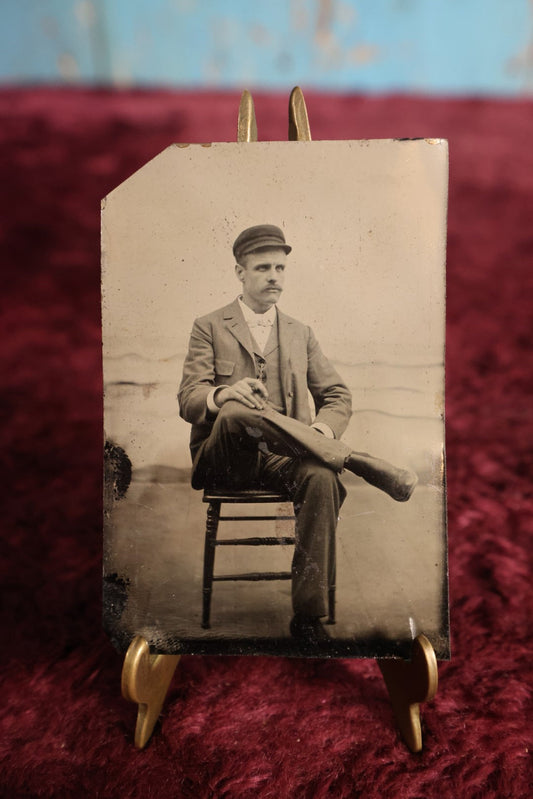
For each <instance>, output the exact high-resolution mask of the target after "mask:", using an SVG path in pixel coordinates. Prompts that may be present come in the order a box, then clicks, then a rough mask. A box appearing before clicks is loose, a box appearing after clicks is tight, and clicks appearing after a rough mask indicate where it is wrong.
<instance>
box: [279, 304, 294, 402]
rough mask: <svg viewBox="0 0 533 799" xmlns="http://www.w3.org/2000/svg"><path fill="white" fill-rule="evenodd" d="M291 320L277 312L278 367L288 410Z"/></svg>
mask: <svg viewBox="0 0 533 799" xmlns="http://www.w3.org/2000/svg"><path fill="white" fill-rule="evenodd" d="M291 326H292V319H290V318H289V317H288V316H285V314H284V313H282V312H281V311H279V310H278V338H279V365H280V372H281V385H282V387H283V392H284V395H285V396H284V400H285V406H286V407H287V408H288V405H287V402H288V395H289V392H290V390H291V370H290V350H291V336H292V332H293V330H292V327H291Z"/></svg>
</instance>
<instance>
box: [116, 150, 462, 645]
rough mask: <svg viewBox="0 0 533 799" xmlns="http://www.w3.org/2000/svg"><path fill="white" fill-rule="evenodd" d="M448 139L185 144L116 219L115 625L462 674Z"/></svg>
mask: <svg viewBox="0 0 533 799" xmlns="http://www.w3.org/2000/svg"><path fill="white" fill-rule="evenodd" d="M447 183H448V150H447V144H446V142H445V141H443V140H440V139H431V140H428V139H425V140H394V141H392V140H383V141H338V142H265V143H253V144H236V143H231V144H229V143H228V144H213V145H209V146H202V145H190V146H185V145H173V146H171V147H169V148H168V149H167V150H165V151H164V152H163V153H161V154H160V155H159V156H157V157H156V158H154V159H153V160H152V161H151V162H149V163H148V164H147V165H146V166H144V167H143V168H142V169H140V170H139V171H138V172H137V173H136V174H134V175H133V176H132V177H131V178H129V179H128V180H126V181H125V182H124V183H123V184H121V185H120V186H119V187H118V188H116V189H115V190H114V191H112V192H111V193H110V194H109V195H108V196H107V197H106V198H105V200H104V201H103V202H102V323H103V356H104V426H105V478H104V625H105V628H106V630H107V631H108V633H109V635H110V636H111V639H112V640H113V642H114V644H115V645H116V646H117V647H118V648H119V649H120V650H122V651H123V650H125V649H126V648H127V647H128V645H129V643H130V641H131V639H132V638H133V636H135V635H142V636H143V637H144V638H145V639H146V640H147V641H148V643H149V644H150V647H151V650H152V651H153V652H162V653H174V654H177V653H193V654H194V653H196V654H202V653H217V654H243V653H249V654H268V655H294V656H317V657H332V656H341V657H350V656H354V657H388V656H391V657H394V656H397V657H406V656H408V655H409V652H410V648H411V643H412V640H413V639H414V638H415V637H416V636H417V635H418V634H419V633H424V634H425V635H426V636H427V637H428V639H429V640H430V642H431V644H432V645H433V647H434V649H435V653H436V655H437V657H438V658H447V657H448V656H449V635H448V600H447V547H446V498H445V461H444V321H445V317H444V301H445V242H446V203H447Z"/></svg>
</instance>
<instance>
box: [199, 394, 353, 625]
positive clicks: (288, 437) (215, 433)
mask: <svg viewBox="0 0 533 799" xmlns="http://www.w3.org/2000/svg"><path fill="white" fill-rule="evenodd" d="M350 451H351V450H350V448H349V447H348V446H347V445H346V444H344V443H343V442H342V441H338V440H335V439H328V438H326V437H325V436H323V435H322V434H321V433H319V432H317V431H316V430H313V429H312V428H311V427H308V426H307V425H305V424H303V423H302V422H299V421H298V420H296V419H291V418H290V417H287V416H284V415H283V414H280V413H278V412H277V411H275V410H273V409H272V408H270V407H268V406H267V407H266V408H265V409H264V410H261V411H260V410H256V409H252V408H247V407H246V406H245V405H243V404H242V403H240V402H237V401H234V400H231V401H229V402H226V403H225V404H224V405H223V406H222V408H221V409H220V411H219V413H218V415H217V417H216V419H215V421H214V423H213V427H212V429H211V433H210V435H209V437H208V438H207V439H206V440H205V441H204V442H203V444H202V447H201V449H200V452H199V453H198V457H197V459H196V461H195V465H194V468H193V478H192V485H193V487H194V488H233V489H242V488H265V489H270V490H274V491H281V492H285V493H287V494H288V495H289V496H290V498H291V500H292V502H293V505H294V514H295V517H296V529H295V542H296V543H295V549H294V557H293V561H292V605H293V610H294V612H295V613H298V614H302V615H305V616H312V617H320V616H325V615H326V613H327V587H328V581H331V582H332V583H334V580H335V535H336V528H337V521H338V517H339V510H340V508H341V505H342V503H343V501H344V499H345V497H346V490H345V489H344V486H343V485H342V483H341V482H340V480H339V477H338V473H339V472H340V471H341V470H342V468H343V465H344V461H345V458H346V457H347V455H349V453H350Z"/></svg>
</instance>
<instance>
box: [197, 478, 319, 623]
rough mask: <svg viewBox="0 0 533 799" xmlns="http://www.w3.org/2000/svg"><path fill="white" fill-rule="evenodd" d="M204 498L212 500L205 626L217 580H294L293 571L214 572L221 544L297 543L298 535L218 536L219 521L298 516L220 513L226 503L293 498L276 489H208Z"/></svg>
mask: <svg viewBox="0 0 533 799" xmlns="http://www.w3.org/2000/svg"><path fill="white" fill-rule="evenodd" d="M203 501H204V502H206V503H208V508H207V520H206V527H205V548H204V580H203V607H202V627H203V628H204V629H209V628H210V627H211V623H210V616H211V596H212V593H213V583H214V582H228V581H236V580H248V581H250V582H257V581H259V580H290V579H291V577H292V575H291V572H249V573H242V574H220V575H216V574H214V568H215V552H216V548H217V547H220V546H226V547H227V546H283V545H287V544H288V545H293V546H294V543H295V538H294V535H290V536H257V535H256V536H252V537H249V538H221V539H219V538H217V535H218V526H219V522H250V521H254V522H257V521H272V520H274V519H279V520H281V521H289V520H294V519H295V516H294V513H292V514H291V515H290V516H286V515H284V514H280V513H279V512H277V511H276V512H270V513H266V514H265V515H262V516H226V515H224V516H222V515H221V513H220V510H221V506H222V505H223V504H226V503H227V504H233V505H234V504H245V503H246V504H251V503H253V504H256V503H261V504H263V503H264V504H270V505H272V504H275V505H280V504H282V503H288V502H291V499H290V497H289V496H287V495H286V494H280V493H277V492H275V491H263V490H260V489H244V490H240V491H223V490H213V489H206V490H205V491H204V496H203ZM328 613H329V615H328V624H334V623H335V581H334V580H333V582H332V583H331V584H330V585H329V586H328Z"/></svg>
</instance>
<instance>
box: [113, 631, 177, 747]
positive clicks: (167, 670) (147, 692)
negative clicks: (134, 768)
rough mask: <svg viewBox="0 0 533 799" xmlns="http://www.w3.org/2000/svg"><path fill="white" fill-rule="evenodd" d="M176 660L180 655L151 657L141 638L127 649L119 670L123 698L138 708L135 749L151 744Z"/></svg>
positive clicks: (135, 640)
mask: <svg viewBox="0 0 533 799" xmlns="http://www.w3.org/2000/svg"><path fill="white" fill-rule="evenodd" d="M179 659H180V656H179V655H151V654H150V647H149V646H148V642H147V641H146V639H145V638H143V637H142V636H141V635H137V636H135V638H134V639H133V641H132V642H131V644H130V645H129V648H128V651H127V652H126V656H125V658H124V665H123V667H122V696H123V697H124V699H127V700H128V701H130V702H136V703H137V704H138V705H139V708H138V711H137V724H136V726H135V746H136V747H137V748H138V749H143V747H144V746H146V744H147V743H148V741H149V740H150V736H151V735H152V732H153V730H154V727H155V724H156V722H157V719H158V718H159V714H160V713H161V708H162V707H163V702H164V701H165V696H166V695H167V691H168V687H169V685H170V682H171V680H172V677H173V675H174V671H175V670H176V666H177V665H178V661H179Z"/></svg>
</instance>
